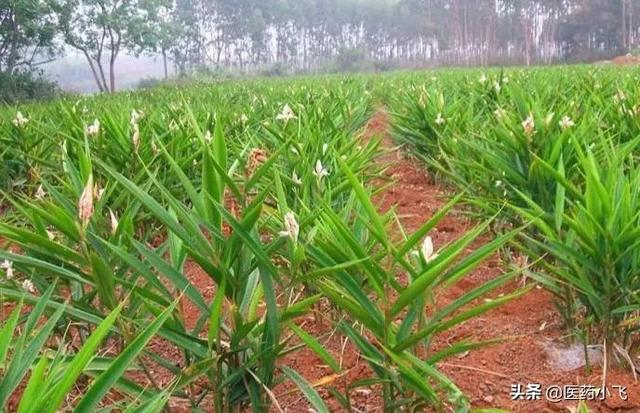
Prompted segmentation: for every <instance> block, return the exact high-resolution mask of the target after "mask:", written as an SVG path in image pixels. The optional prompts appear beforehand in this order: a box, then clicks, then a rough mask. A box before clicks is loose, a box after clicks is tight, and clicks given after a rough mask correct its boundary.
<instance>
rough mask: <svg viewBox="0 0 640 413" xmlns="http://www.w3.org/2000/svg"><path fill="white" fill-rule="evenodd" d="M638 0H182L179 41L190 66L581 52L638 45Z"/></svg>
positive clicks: (468, 60) (535, 59)
mask: <svg viewBox="0 0 640 413" xmlns="http://www.w3.org/2000/svg"><path fill="white" fill-rule="evenodd" d="M636 10H640V1H636V0H399V1H392V0H243V1H237V0H177V2H176V4H175V18H176V21H177V22H179V23H178V25H179V27H181V28H183V29H184V30H183V31H182V33H181V36H180V37H179V38H176V40H177V44H176V45H175V46H174V48H173V53H174V56H175V61H176V63H177V64H178V66H179V67H180V68H182V69H183V70H187V69H189V68H193V67H195V66H198V65H220V66H229V65H231V66H236V67H240V68H247V67H251V66H256V65H265V64H274V63H286V64H287V65H288V66H289V67H293V68H299V69H311V68H313V67H316V66H317V65H319V64H323V63H325V62H326V61H327V60H328V59H332V58H336V57H338V56H341V54H344V53H345V50H359V51H361V52H362V53H363V54H364V55H365V56H366V57H368V58H370V59H372V60H375V61H382V62H391V61H401V62H406V63H408V64H411V63H414V64H416V63H417V64H421V63H441V64H456V65H458V64H495V63H499V64H503V63H514V64H532V63H549V62H553V61H558V60H568V61H582V60H593V59H598V58H600V57H603V56H604V57H606V56H611V55H614V54H617V53H622V52H627V51H629V50H630V49H631V48H633V47H634V46H635V45H636V42H637V39H638V28H639V24H640V18H636V16H635V11H636Z"/></svg>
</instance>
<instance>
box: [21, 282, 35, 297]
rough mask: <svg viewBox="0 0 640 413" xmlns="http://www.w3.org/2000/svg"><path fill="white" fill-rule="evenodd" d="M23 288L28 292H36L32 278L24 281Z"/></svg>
mask: <svg viewBox="0 0 640 413" xmlns="http://www.w3.org/2000/svg"><path fill="white" fill-rule="evenodd" d="M22 289H23V290H25V291H26V292H29V293H31V294H35V293H36V286H35V285H33V283H32V282H31V280H24V281H23V282H22Z"/></svg>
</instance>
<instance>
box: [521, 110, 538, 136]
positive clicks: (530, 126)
mask: <svg viewBox="0 0 640 413" xmlns="http://www.w3.org/2000/svg"><path fill="white" fill-rule="evenodd" d="M522 129H524V134H525V135H526V136H527V137H531V135H533V133H534V132H535V129H536V124H535V122H534V120H533V114H531V113H530V114H529V117H527V119H525V120H524V122H522Z"/></svg>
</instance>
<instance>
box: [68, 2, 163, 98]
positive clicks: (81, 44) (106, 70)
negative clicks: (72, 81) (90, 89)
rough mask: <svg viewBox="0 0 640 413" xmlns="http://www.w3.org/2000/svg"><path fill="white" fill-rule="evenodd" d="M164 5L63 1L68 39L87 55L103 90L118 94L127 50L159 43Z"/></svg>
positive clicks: (158, 3) (160, 3)
mask: <svg viewBox="0 0 640 413" xmlns="http://www.w3.org/2000/svg"><path fill="white" fill-rule="evenodd" d="M164 5H165V2H164V0H61V7H60V12H59V19H60V28H61V30H62V33H63V36H64V40H65V42H66V43H67V44H68V45H69V46H71V47H72V48H74V49H76V50H78V51H79V52H81V53H82V54H83V55H84V57H85V58H86V60H87V63H88V65H89V67H90V68H91V72H92V73H93V77H94V79H95V81H96V84H97V85H98V88H99V89H100V91H102V92H115V90H116V61H117V59H118V56H120V54H121V53H122V52H123V51H125V50H131V51H135V50H139V49H147V48H151V47H153V46H154V45H155V44H156V42H157V41H158V39H157V36H155V35H154V30H156V29H157V26H156V24H157V23H156V22H157V20H156V17H157V16H158V8H159V7H162V6H164Z"/></svg>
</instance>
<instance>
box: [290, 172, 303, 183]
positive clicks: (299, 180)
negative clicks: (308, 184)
mask: <svg viewBox="0 0 640 413" xmlns="http://www.w3.org/2000/svg"><path fill="white" fill-rule="evenodd" d="M291 180H292V181H293V183H294V184H296V185H302V180H301V179H300V177H298V174H297V173H296V171H293V175H292V176H291Z"/></svg>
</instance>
